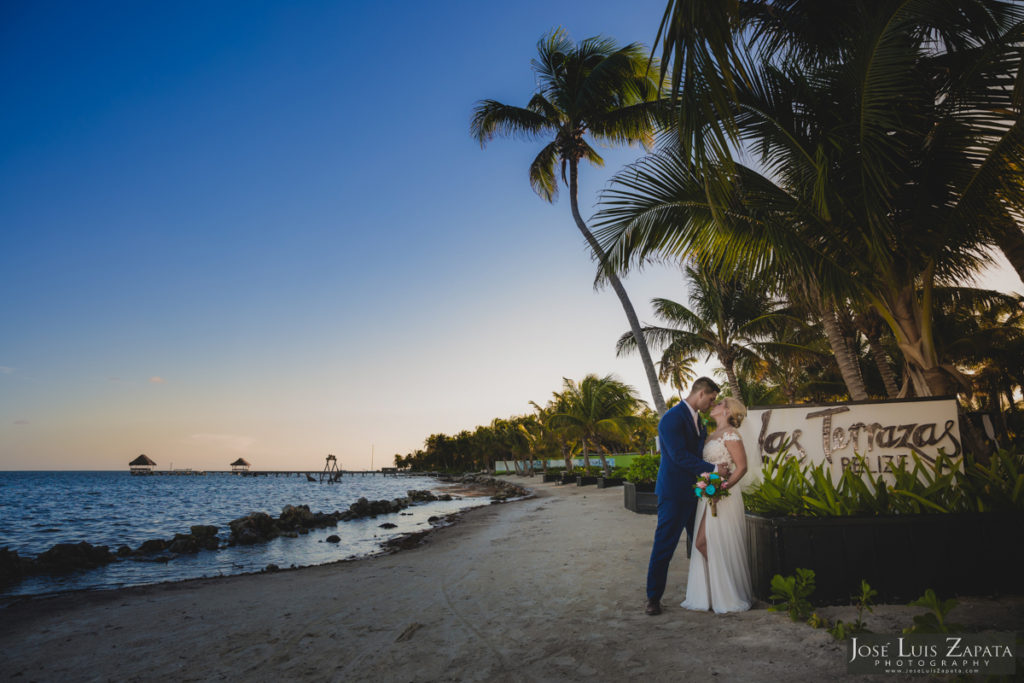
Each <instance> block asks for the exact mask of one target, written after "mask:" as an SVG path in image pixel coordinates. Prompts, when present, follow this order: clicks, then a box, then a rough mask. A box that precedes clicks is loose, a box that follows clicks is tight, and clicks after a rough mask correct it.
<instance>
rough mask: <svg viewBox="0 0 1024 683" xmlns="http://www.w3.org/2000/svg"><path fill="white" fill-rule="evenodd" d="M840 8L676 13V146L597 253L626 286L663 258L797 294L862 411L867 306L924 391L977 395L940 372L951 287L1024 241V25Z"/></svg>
mask: <svg viewBox="0 0 1024 683" xmlns="http://www.w3.org/2000/svg"><path fill="white" fill-rule="evenodd" d="M827 7H828V10H827V11H823V10H822V3H821V2H820V1H819V0H813V1H812V0H795V1H787V2H778V1H774V0H743V1H740V0H738V1H736V2H729V3H719V4H717V5H715V6H714V7H713V8H710V7H708V6H707V4H706V3H703V2H698V1H697V0H672V2H670V3H669V5H668V8H667V10H666V15H665V20H664V22H663V27H662V28H663V33H664V35H665V36H666V42H665V45H664V49H665V51H666V54H667V55H668V56H669V57H671V59H672V60H673V65H672V68H671V71H672V73H673V78H674V80H673V92H674V93H676V96H677V97H678V98H679V100H680V101H681V102H682V106H681V108H680V115H679V117H678V123H677V126H678V129H677V130H676V131H675V133H674V135H673V136H672V139H673V140H674V141H676V142H677V143H678V144H677V145H676V146H675V147H673V148H672V149H668V150H665V151H663V152H661V153H659V154H658V155H655V156H653V157H650V158H648V159H647V160H644V161H642V162H640V163H639V164H637V165H634V166H632V167H630V168H628V169H627V170H626V171H624V172H622V173H620V174H619V175H618V176H617V177H616V179H615V181H614V187H613V189H611V190H610V191H608V192H606V193H605V196H604V198H603V200H602V204H603V205H604V208H603V210H602V211H601V213H600V215H599V218H598V225H599V226H600V227H599V229H598V230H597V231H596V235H597V237H598V240H599V242H600V243H601V245H602V247H603V248H604V249H605V250H606V253H607V255H608V261H607V263H608V265H609V267H610V268H611V269H612V270H613V271H615V272H617V273H620V274H621V273H624V272H626V271H627V270H628V269H629V268H630V267H631V266H633V265H635V264H637V263H640V262H643V261H644V260H646V259H647V258H649V257H651V256H652V255H658V256H660V257H662V258H675V259H682V258H687V257H696V258H698V259H700V260H701V261H703V262H706V263H708V264H711V265H712V266H713V267H718V268H726V269H731V268H734V267H736V266H743V267H745V268H748V269H753V270H775V271H776V272H777V273H778V274H779V276H780V277H781V278H783V279H785V280H786V281H788V282H793V283H797V284H798V285H799V287H800V289H802V290H803V293H804V295H805V296H806V297H807V299H808V300H809V301H810V302H811V304H812V305H814V306H815V308H816V309H817V310H818V311H819V315H820V319H821V322H822V324H823V326H824V329H825V332H826V334H827V336H828V338H829V341H830V344H831V346H832V347H833V352H834V353H835V354H836V357H837V361H838V363H839V366H840V369H841V371H842V372H843V377H844V379H845V380H846V381H847V385H848V386H849V387H850V391H851V395H852V396H853V397H854V398H861V397H862V396H861V394H864V396H863V397H866V392H863V391H862V389H861V388H860V387H858V383H857V380H856V374H857V368H856V365H855V363H854V360H853V359H852V358H851V357H850V355H849V353H848V350H847V351H844V346H845V345H844V344H843V343H842V341H843V340H842V338H841V335H840V334H839V330H838V325H837V320H836V318H835V312H836V310H837V308H839V307H842V306H844V305H846V304H845V302H848V301H852V302H858V303H860V302H863V303H865V304H868V305H870V306H871V307H872V308H873V309H874V310H875V311H876V312H877V313H878V315H879V316H880V317H881V318H882V319H883V320H884V321H885V322H886V324H887V326H888V328H889V329H890V331H891V332H892V334H893V336H894V337H895V339H896V342H897V344H898V346H899V349H900V352H901V353H902V355H903V357H904V359H905V360H906V363H907V372H908V375H909V379H910V381H911V383H912V385H913V387H914V390H915V392H916V393H917V394H919V395H944V394H950V393H954V392H955V391H956V390H957V389H959V388H961V387H962V386H964V378H963V377H962V376H961V375H960V374H959V373H958V372H957V371H956V370H955V368H953V367H952V366H949V365H948V364H944V363H943V362H942V361H941V358H940V356H939V352H938V348H937V342H936V338H935V330H934V327H933V319H934V312H935V310H934V304H935V301H934V295H935V288H936V287H937V286H941V285H943V284H951V283H954V282H956V281H962V280H964V279H965V278H967V277H969V276H970V275H971V274H972V273H974V272H975V271H977V269H978V268H979V266H980V265H982V264H983V263H985V262H986V261H987V254H988V253H989V250H990V249H991V248H992V247H993V245H994V244H996V242H997V241H998V239H1002V238H1009V237H1014V236H1015V237H1016V239H1017V241H1018V242H1021V241H1024V238H1022V235H1021V231H1020V224H1019V222H1018V221H1017V220H1016V219H1017V218H1019V217H1020V215H1021V212H1022V209H1024V182H1021V180H1022V175H1021V174H1022V173H1024V163H1022V162H1024V122H1022V121H1024V118H1022V116H1021V111H1022V109H1021V105H1022V102H1024V89H1022V88H1020V87H1017V86H1015V84H1016V83H1019V82H1020V79H1021V77H1022V76H1021V69H1022V63H1024V62H1022V59H1021V56H1022V47H1021V46H1022V44H1024V40H1022V36H1024V20H1022V17H1024V13H1022V10H1021V7H1020V5H1019V3H1015V2H1007V1H1003V0H963V1H959V2H954V1H953V0H948V1H947V0H937V1H936V2H927V3H923V2H918V3H906V2H898V1H896V0H879V1H877V2H875V3H872V4H871V7H870V11H869V10H867V9H866V8H865V7H864V6H862V5H861V4H859V3H836V2H832V3H827ZM730 146H732V147H735V148H737V149H740V150H741V151H742V152H744V153H749V154H750V155H751V157H752V158H754V159H755V160H756V163H758V164H759V166H760V168H754V167H752V166H747V165H744V164H741V163H738V162H736V161H735V160H734V158H733V157H734V156H735V155H734V154H733V152H732V151H731V150H730ZM1022 253H1024V252H1022Z"/></svg>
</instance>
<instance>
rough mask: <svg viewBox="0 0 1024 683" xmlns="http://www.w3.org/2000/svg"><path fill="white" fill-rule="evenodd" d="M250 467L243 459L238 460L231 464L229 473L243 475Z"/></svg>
mask: <svg viewBox="0 0 1024 683" xmlns="http://www.w3.org/2000/svg"><path fill="white" fill-rule="evenodd" d="M250 467H251V465H250V464H249V462H248V461H247V460H246V459H245V458H239V459H238V460H236V461H234V462H233V463H231V471H232V472H233V473H235V474H245V473H246V472H248V471H249V468H250Z"/></svg>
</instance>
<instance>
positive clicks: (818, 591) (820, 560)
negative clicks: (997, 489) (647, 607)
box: [747, 513, 1024, 605]
mask: <svg viewBox="0 0 1024 683" xmlns="http://www.w3.org/2000/svg"><path fill="white" fill-rule="evenodd" d="M747 532H748V535H749V539H748V543H749V548H750V569H751V579H752V580H753V589H754V595H755V596H756V597H757V598H759V599H761V600H765V601H767V600H768V596H769V595H770V594H771V580H772V576H774V575H775V574H782V575H783V576H788V575H794V574H796V569H797V567H803V568H806V569H813V570H814V574H815V577H814V578H815V584H816V588H815V591H814V593H813V594H812V595H811V596H810V598H809V599H810V601H811V603H812V604H815V605H825V604H830V605H839V604H843V605H845V604H849V603H850V596H851V595H853V594H855V593H858V592H859V589H860V581H861V579H864V580H866V581H867V582H868V583H869V584H871V587H872V588H874V589H875V590H877V591H878V597H877V601H878V602H909V601H910V600H915V599H917V598H919V597H921V595H923V594H924V592H925V590H926V589H928V588H931V589H933V590H934V591H935V592H936V594H937V595H938V596H939V597H940V598H948V597H951V596H953V595H991V594H993V593H1015V594H1019V593H1022V592H1024V584H1022V582H1021V574H1020V572H1021V566H1022V563H1024V515H1020V514H1016V515H1014V514H1011V515H1005V514H1003V515H1001V514H994V513H990V514H955V515H943V514H935V515H899V516H888V517H761V516H758V515H753V514H750V513H747Z"/></svg>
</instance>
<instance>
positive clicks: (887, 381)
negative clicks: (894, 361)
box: [868, 337, 900, 398]
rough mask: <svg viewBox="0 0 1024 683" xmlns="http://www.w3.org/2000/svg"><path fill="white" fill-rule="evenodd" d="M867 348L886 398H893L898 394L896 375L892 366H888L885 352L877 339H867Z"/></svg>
mask: <svg viewBox="0 0 1024 683" xmlns="http://www.w3.org/2000/svg"><path fill="white" fill-rule="evenodd" d="M868 348H869V349H870V350H871V357H872V358H874V359H875V365H876V366H877V367H878V374H880V375H881V376H882V383H883V384H884V385H885V394H886V396H888V397H889V398H895V397H896V395H897V394H899V393H900V388H899V386H898V385H897V384H896V375H895V374H893V371H892V366H891V365H889V358H888V357H887V356H886V355H885V350H884V349H883V348H882V345H881V344H880V343H879V340H878V338H877V337H868Z"/></svg>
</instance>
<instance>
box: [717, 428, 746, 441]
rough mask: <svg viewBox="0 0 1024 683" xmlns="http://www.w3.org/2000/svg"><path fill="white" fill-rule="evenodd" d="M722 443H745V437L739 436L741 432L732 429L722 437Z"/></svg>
mask: <svg viewBox="0 0 1024 683" xmlns="http://www.w3.org/2000/svg"><path fill="white" fill-rule="evenodd" d="M722 441H743V437H742V436H740V435H739V432H737V431H735V430H733V429H730V430H729V431H727V432H726V433H725V434H723V435H722Z"/></svg>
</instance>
